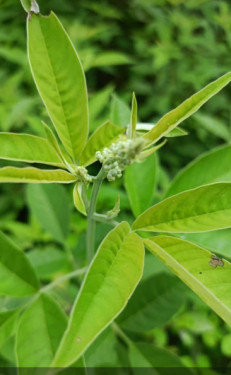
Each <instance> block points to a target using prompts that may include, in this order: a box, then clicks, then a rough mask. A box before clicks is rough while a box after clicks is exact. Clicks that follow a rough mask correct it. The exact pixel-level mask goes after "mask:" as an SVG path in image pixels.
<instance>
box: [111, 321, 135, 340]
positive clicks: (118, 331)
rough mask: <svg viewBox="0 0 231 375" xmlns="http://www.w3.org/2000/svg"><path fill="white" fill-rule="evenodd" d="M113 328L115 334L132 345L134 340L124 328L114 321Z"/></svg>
mask: <svg viewBox="0 0 231 375" xmlns="http://www.w3.org/2000/svg"><path fill="white" fill-rule="evenodd" d="M112 328H113V330H114V332H115V334H116V335H117V336H118V337H119V338H120V339H121V340H122V341H123V342H124V343H125V344H126V345H127V346H130V345H131V344H132V341H131V340H130V338H129V337H128V336H127V335H126V334H125V333H124V331H122V329H121V328H120V327H119V326H118V324H116V323H115V322H113V323H112Z"/></svg>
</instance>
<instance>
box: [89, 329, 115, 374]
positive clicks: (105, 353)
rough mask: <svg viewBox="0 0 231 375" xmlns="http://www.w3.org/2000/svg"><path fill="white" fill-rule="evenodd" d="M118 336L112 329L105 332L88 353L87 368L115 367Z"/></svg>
mask: <svg viewBox="0 0 231 375" xmlns="http://www.w3.org/2000/svg"><path fill="white" fill-rule="evenodd" d="M116 343H117V340H116V336H115V333H114V331H113V330H112V328H111V327H108V328H107V329H105V331H103V332H102V333H101V334H100V335H99V336H98V337H97V339H96V340H95V341H94V342H93V344H92V345H91V346H90V347H89V349H88V350H87V351H86V353H85V355H84V357H85V360H86V365H87V367H101V368H102V367H115V365H116V363H117V352H116Z"/></svg>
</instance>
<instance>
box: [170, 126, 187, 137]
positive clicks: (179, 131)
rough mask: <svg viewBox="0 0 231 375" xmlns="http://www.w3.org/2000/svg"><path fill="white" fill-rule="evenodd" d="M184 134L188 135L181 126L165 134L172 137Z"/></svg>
mask: <svg viewBox="0 0 231 375" xmlns="http://www.w3.org/2000/svg"><path fill="white" fill-rule="evenodd" d="M184 135H188V133H187V132H186V131H185V130H184V129H181V128H175V129H173V130H172V131H171V132H170V133H168V134H167V135H166V137H167V138H173V137H182V136H184Z"/></svg>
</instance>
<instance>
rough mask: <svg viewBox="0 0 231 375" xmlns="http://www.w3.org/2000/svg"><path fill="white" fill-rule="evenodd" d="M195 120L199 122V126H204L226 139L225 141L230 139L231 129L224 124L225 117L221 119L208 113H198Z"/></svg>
mask: <svg viewBox="0 0 231 375" xmlns="http://www.w3.org/2000/svg"><path fill="white" fill-rule="evenodd" d="M194 120H196V122H197V124H196V127H197V128H198V125H200V128H201V127H203V128H204V129H206V130H207V131H208V132H210V133H212V134H214V135H215V136H216V137H218V138H222V139H224V141H229V140H230V131H229V128H228V127H227V126H226V125H225V124H224V120H223V119H221V120H220V119H218V118H215V117H214V116H210V115H208V114H206V113H197V114H195V116H194ZM196 127H195V129H196Z"/></svg>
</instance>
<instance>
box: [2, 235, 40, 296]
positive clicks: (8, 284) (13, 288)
mask: <svg viewBox="0 0 231 375" xmlns="http://www.w3.org/2000/svg"><path fill="white" fill-rule="evenodd" d="M0 243H1V253H0V293H1V294H2V295H7V296H26V295H30V294H34V293H35V292H36V291H37V290H38V288H39V282H38V279H37V277H36V275H35V273H34V270H33V268H32V266H31V264H30V262H29V261H28V259H27V258H26V256H25V255H24V254H23V252H22V251H20V250H19V249H18V248H17V247H16V246H15V245H14V244H13V243H12V242H11V241H10V240H9V239H8V238H7V237H6V236H5V235H4V234H3V233H1V232H0Z"/></svg>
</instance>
